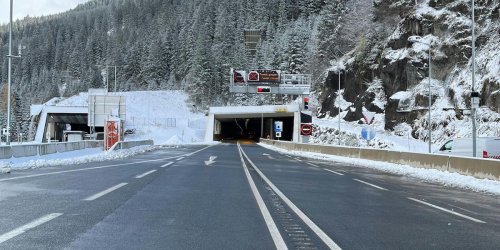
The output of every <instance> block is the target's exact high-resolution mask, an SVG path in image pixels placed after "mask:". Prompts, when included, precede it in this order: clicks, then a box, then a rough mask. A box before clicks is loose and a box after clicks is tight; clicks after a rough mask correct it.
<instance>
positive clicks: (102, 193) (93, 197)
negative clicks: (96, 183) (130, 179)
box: [83, 182, 128, 201]
mask: <svg viewBox="0 0 500 250" xmlns="http://www.w3.org/2000/svg"><path fill="white" fill-rule="evenodd" d="M127 184H128V183H125V182H124V183H120V184H118V185H116V186H113V187H110V188H108V189H106V190H104V191H102V192H99V193H97V194H94V195H92V196H89V197H87V198H85V199H83V200H84V201H93V200H96V199H98V198H100V197H102V196H104V195H106V194H109V193H111V192H113V191H115V190H117V189H119V188H121V187H123V186H125V185H127Z"/></svg>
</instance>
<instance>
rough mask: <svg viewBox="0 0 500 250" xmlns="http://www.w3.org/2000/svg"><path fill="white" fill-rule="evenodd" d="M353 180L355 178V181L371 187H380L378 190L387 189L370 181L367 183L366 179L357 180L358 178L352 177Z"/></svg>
mask: <svg viewBox="0 0 500 250" xmlns="http://www.w3.org/2000/svg"><path fill="white" fill-rule="evenodd" d="M353 180H355V181H357V182H361V183H363V184H366V185H368V186H371V187H374V188H378V189H380V190H384V191H388V190H387V189H386V188H383V187H379V186H377V185H375V184H371V183H368V182H366V181H362V180H359V179H353Z"/></svg>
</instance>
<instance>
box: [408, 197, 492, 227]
mask: <svg viewBox="0 0 500 250" xmlns="http://www.w3.org/2000/svg"><path fill="white" fill-rule="evenodd" d="M408 199H410V200H412V201H416V202H418V203H420V204H424V205H426V206H429V207H432V208H435V209H439V210H441V211H443V212H447V213H450V214H453V215H456V216H459V217H462V218H464V219H468V220H471V221H474V222H477V223H486V222H484V221H482V220H478V219H476V218H472V217H470V216H467V215H463V214H460V213H457V212H455V211H451V210H448V209H446V208H443V207H440V206H436V205H433V204H431V203H428V202H425V201H421V200H418V199H414V198H410V197H408Z"/></svg>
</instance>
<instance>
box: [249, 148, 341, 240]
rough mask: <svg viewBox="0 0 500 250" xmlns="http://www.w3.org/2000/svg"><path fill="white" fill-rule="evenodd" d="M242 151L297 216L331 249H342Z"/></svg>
mask: <svg viewBox="0 0 500 250" xmlns="http://www.w3.org/2000/svg"><path fill="white" fill-rule="evenodd" d="M240 150H241V153H242V154H243V155H244V156H245V158H246V159H247V160H248V162H249V163H250V165H252V167H253V168H254V169H255V171H256V172H257V173H258V174H259V175H260V177H261V178H262V179H263V180H264V181H265V182H266V183H267V185H268V186H269V187H271V189H273V191H274V192H275V193H276V194H277V195H278V196H279V197H280V198H281V199H282V200H283V201H284V202H285V203H286V204H287V205H288V207H290V209H292V211H293V212H294V213H295V214H297V216H298V217H299V218H300V219H301V220H302V221H303V222H304V223H305V224H306V225H307V226H308V227H309V228H311V230H312V231H313V232H314V233H315V234H316V235H317V236H318V237H319V238H320V239H321V240H322V241H323V242H324V243H325V244H326V245H327V246H328V248H330V249H341V248H340V247H339V246H338V245H337V243H335V242H334V241H333V240H332V239H331V238H330V237H329V236H328V235H327V234H326V233H325V232H324V231H323V230H322V229H321V228H319V227H318V225H316V224H315V223H314V222H313V221H312V220H311V219H309V217H307V215H306V214H304V212H302V211H301V210H300V209H299V208H298V207H297V206H295V204H293V202H292V201H290V199H288V197H286V196H285V195H284V194H283V193H282V192H281V191H280V190H279V189H278V188H277V187H276V186H275V185H274V184H273V183H272V182H271V181H270V180H269V179H268V178H267V177H266V176H265V175H264V174H263V173H262V172H261V171H260V169H259V168H257V166H255V164H254V163H253V162H252V160H250V158H249V157H248V155H247V154H246V153H245V151H243V149H242V148H241V147H240Z"/></svg>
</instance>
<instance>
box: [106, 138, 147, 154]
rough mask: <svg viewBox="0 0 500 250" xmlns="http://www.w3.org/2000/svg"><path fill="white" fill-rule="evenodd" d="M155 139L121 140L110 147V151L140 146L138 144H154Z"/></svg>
mask: <svg viewBox="0 0 500 250" xmlns="http://www.w3.org/2000/svg"><path fill="white" fill-rule="evenodd" d="M153 145H154V141H153V140H144V141H119V142H117V143H115V145H113V147H111V148H110V149H109V151H113V150H120V149H129V148H133V147H138V146H153Z"/></svg>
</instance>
